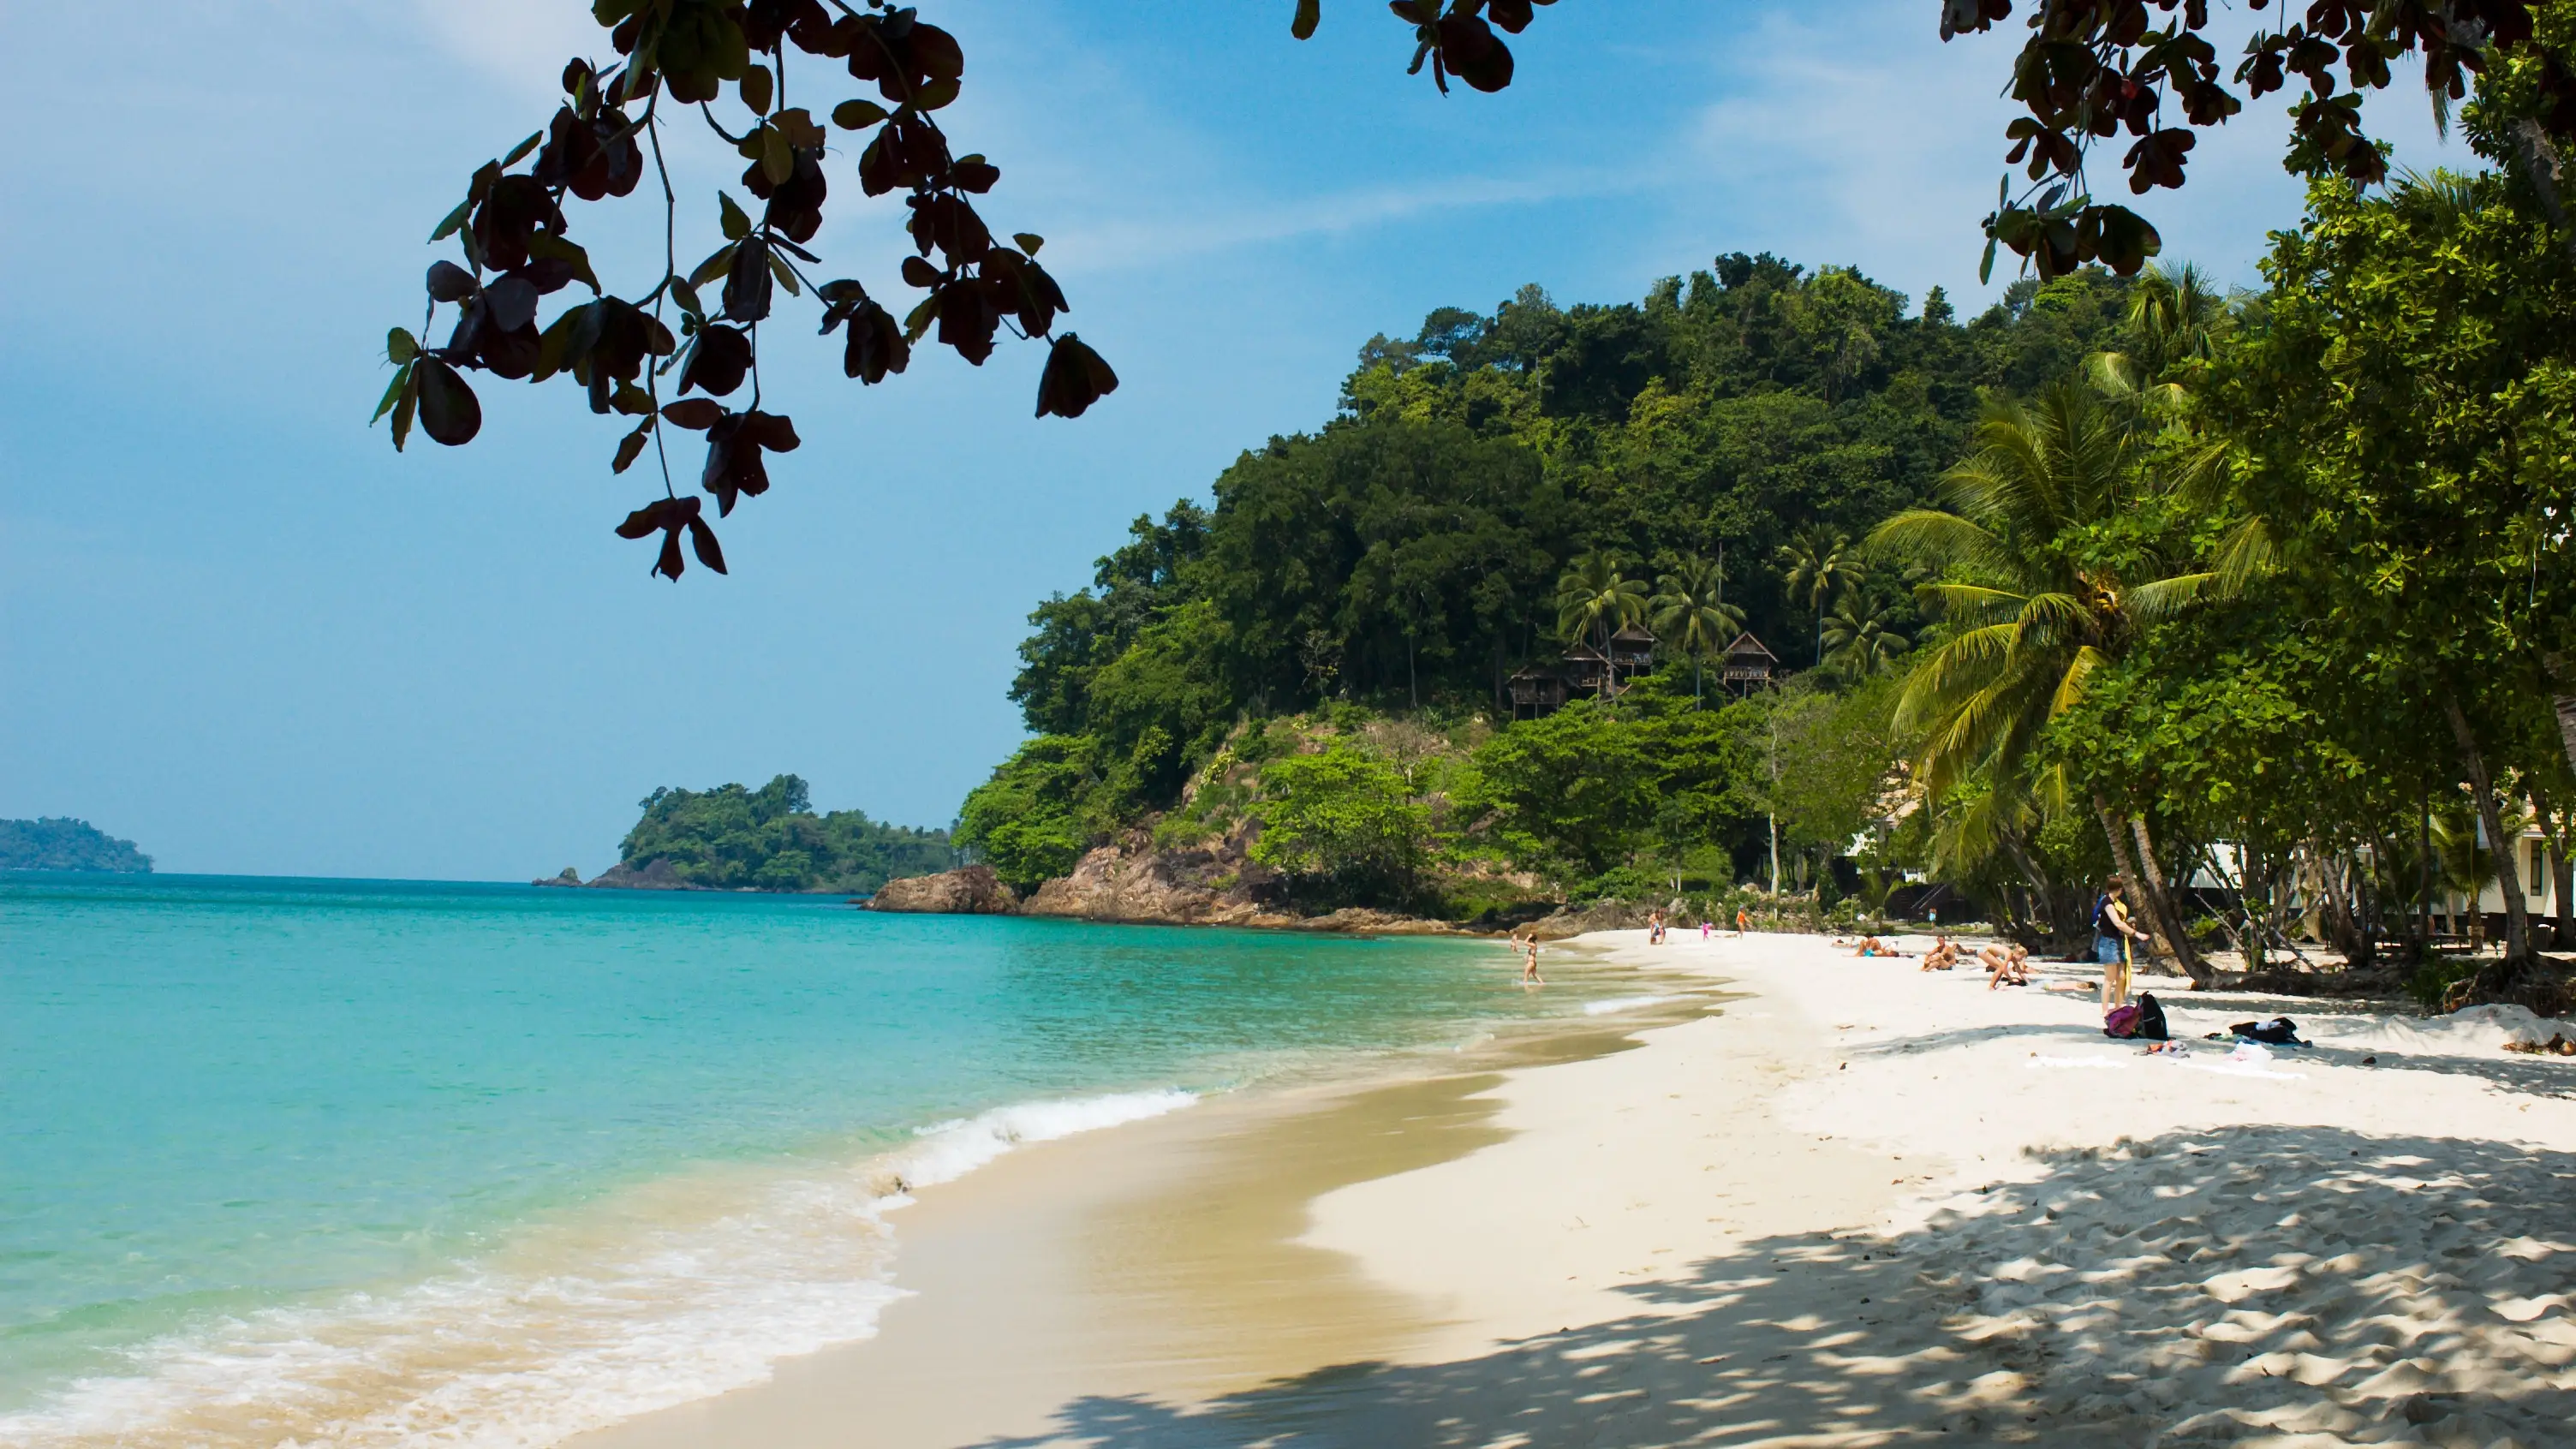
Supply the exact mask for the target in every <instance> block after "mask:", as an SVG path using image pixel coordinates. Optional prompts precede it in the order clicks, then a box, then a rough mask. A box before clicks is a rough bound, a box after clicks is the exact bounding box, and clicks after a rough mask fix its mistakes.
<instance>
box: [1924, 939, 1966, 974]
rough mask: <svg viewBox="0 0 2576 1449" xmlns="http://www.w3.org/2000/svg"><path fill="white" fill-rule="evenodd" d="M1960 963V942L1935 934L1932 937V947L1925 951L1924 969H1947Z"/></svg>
mask: <svg viewBox="0 0 2576 1449" xmlns="http://www.w3.org/2000/svg"><path fill="white" fill-rule="evenodd" d="M1958 964H1959V947H1958V943H1956V942H1954V941H1952V940H1951V939H1950V938H1949V937H1947V936H1938V935H1936V936H1934V937H1933V938H1932V949H1931V950H1929V951H1926V952H1924V953H1923V969H1924V970H1926V971H1947V970H1949V969H1950V968H1952V967H1954V966H1956V965H1958Z"/></svg>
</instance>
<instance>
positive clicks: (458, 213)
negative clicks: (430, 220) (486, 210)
mask: <svg viewBox="0 0 2576 1449" xmlns="http://www.w3.org/2000/svg"><path fill="white" fill-rule="evenodd" d="M473 214H474V203H473V202H472V201H460V202H458V203H456V209H455V210H454V211H451V212H449V213H448V214H447V217H446V219H445V220H443V221H441V222H439V224H438V230H436V231H434V232H431V233H430V234H429V239H430V240H431V241H434V242H443V241H445V240H447V239H448V238H449V237H452V236H454V235H456V229H457V228H458V227H460V226H463V225H464V224H465V218H467V217H469V216H472V215H473Z"/></svg>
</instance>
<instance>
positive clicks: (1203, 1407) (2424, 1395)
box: [987, 1127, 2576, 1449]
mask: <svg viewBox="0 0 2576 1449" xmlns="http://www.w3.org/2000/svg"><path fill="white" fill-rule="evenodd" d="M2042 1161H2044V1162H2045V1164H2046V1167H2047V1171H2046V1173H2045V1175H2044V1176H2043V1177H2042V1178H2041V1180H2039V1181H2037V1182H2034V1183H2028V1184H2014V1185H2010V1186H2005V1187H1998V1188H1996V1189H1993V1190H1992V1191H1991V1192H1989V1193H1988V1194H1986V1195H1985V1196H1984V1197H1983V1198H1968V1199H1962V1203H1963V1204H1964V1205H1963V1206H1962V1207H1960V1208H1959V1209H1958V1210H1956V1211H1945V1212H1944V1213H1942V1214H1941V1215H1940V1216H1939V1217H1938V1218H1936V1219H1935V1221H1934V1222H1933V1224H1932V1225H1931V1226H1929V1227H1927V1228H1925V1229H1923V1230H1921V1231H1918V1232H1913V1233H1908V1234H1905V1235H1902V1236H1899V1237H1895V1238H1882V1237H1876V1236H1870V1235H1863V1234H1849V1233H1847V1234H1840V1235H1835V1234H1813V1235H1803V1236H1789V1237H1778V1238H1770V1239H1765V1240H1762V1241H1759V1242H1754V1243H1750V1244H1747V1245H1746V1246H1745V1247H1744V1248H1743V1249H1742V1250H1741V1251H1739V1252H1735V1253H1731V1254H1727V1255H1724V1256H1720V1257H1715V1258H1710V1259H1707V1260H1705V1261H1702V1262H1700V1263H1698V1264H1695V1265H1693V1267H1692V1268H1691V1270H1690V1271H1689V1272H1688V1273H1686V1274H1685V1275H1682V1276H1680V1277H1676V1278H1669V1279H1665V1280H1662V1281H1658V1282H1653V1283H1649V1284H1643V1285H1639V1286H1637V1287H1635V1288H1633V1289H1630V1290H1628V1291H1629V1292H1630V1293H1631V1294H1632V1295H1633V1296H1634V1297H1635V1298H1636V1300H1637V1307H1636V1310H1635V1311H1634V1312H1632V1313H1630V1314H1627V1315H1625V1316H1623V1317H1621V1318H1619V1319H1617V1320H1615V1321H1611V1322H1606V1323H1599V1324H1592V1325H1587V1326H1582V1327H1576V1328H1571V1329H1569V1330H1567V1331H1564V1332H1559V1333H1553V1334H1548V1335H1544V1336H1542V1337H1538V1338H1534V1339H1528V1340H1523V1341H1518V1342H1511V1343H1505V1344H1501V1345H1498V1346H1496V1347H1495V1348H1494V1349H1493V1350H1492V1351H1491V1352H1488V1353H1485V1354H1483V1355H1480V1356H1478V1357H1474V1358H1469V1359H1465V1360H1461V1361H1457V1362H1452V1363H1442V1364H1398V1363H1383V1362H1379V1363H1359V1364H1347V1365H1341V1366H1336V1367H1332V1368H1326V1369H1321V1370H1318V1371H1315V1372H1312V1373H1307V1374H1303V1375H1299V1376H1296V1377H1293V1378H1287V1379H1281V1380H1278V1381H1275V1382H1272V1383H1267V1384H1263V1385H1260V1386H1259V1387H1256V1388H1252V1389H1249V1390H1245V1391H1243V1392H1239V1393H1234V1394H1229V1395H1227V1396H1225V1397H1222V1398H1219V1399H1216V1400H1214V1401H1211V1402H1206V1403H1200V1404H1173V1403H1166V1402H1161V1401H1158V1400H1153V1399H1148V1398H1141V1397H1126V1398H1086V1399H1078V1400H1074V1401H1072V1402H1070V1403H1067V1404H1065V1405H1063V1406H1062V1407H1061V1408H1060V1409H1059V1410H1058V1411H1057V1414H1056V1422H1055V1427H1054V1429H1053V1430H1052V1431H1051V1432H1050V1433H1048V1434H1046V1435H1042V1436H1038V1437H1035V1438H1021V1439H996V1440H992V1441H989V1444H988V1446H987V1449H1013V1446H1030V1445H1036V1444H1067V1443H1070V1444H1087V1445H1099V1446H1115V1449H1214V1446H1230V1449H1249V1446H1265V1449H1324V1446H1337V1449H1338V1446H1354V1449H1356V1446H1364V1445H1365V1446H1413V1445H1419V1446H1444V1449H1445V1446H1461V1449H1463V1446H1492V1449H1506V1446H1523V1445H1526V1446H1533V1449H1552V1446H1557V1445H1599V1446H1642V1445H1679V1444H1691V1445H1727V1446H1746V1445H1765V1446H1785V1445H1854V1446H1861V1445H1893V1444H1921V1443H1933V1442H1940V1443H1947V1444H1963V1443H1968V1444H1973V1443H2045V1444H2049V1445H2058V1444H2075V1445H2097V1444H2098V1445H2141V1446H2142V1445H2147V1444H2150V1443H2152V1444H2156V1445H2159V1446H2166V1445H2171V1446H2185V1445H2204V1444H2209V1445H2214V1444H2233V1443H2240V1442H2260V1443H2266V1444H2276V1445H2290V1444H2297V1445H2301V1446H2307V1445H2328V1444H2339V1443H2353V1444H2365V1443H2368V1444H2378V1443H2404V1444H2429V1445H2444V1446H2449V1445H2475V1446H2479V1449H2491V1446H2493V1445H2495V1444H2496V1443H2498V1442H2499V1441H2502V1442H2506V1443H2511V1444H2518V1445H2521V1446H2524V1449H2537V1446H2539V1445H2543V1444H2553V1443H2563V1442H2566V1440H2565V1437H2564V1436H2565V1432H2566V1427H2567V1425H2568V1424H2569V1423H2570V1422H2571V1419H2576V1372H2571V1371H2570V1369H2569V1365H2570V1364H2571V1363H2572V1362H2576V1328H2571V1327H2570V1325H2569V1320H2568V1312H2567V1309H2568V1306H2569V1293H2570V1290H2571V1289H2576V1228H2571V1227H2570V1226H2569V1225H2568V1223H2567V1204H2568V1203H2569V1202H2570V1201H2571V1200H2576V1154H2567V1153H2559V1152H2542V1151H2532V1150H2526V1149H2522V1148H2517V1147H2514V1146H2512V1145H2509V1144H2504V1143H2493V1142H2463V1141H2433V1140H2427V1139H2420V1138H2403V1137H2373V1136H2367V1135H2363V1134H2358V1133H2352V1132H2345V1131H2340V1130H2331V1129H2321V1128H2305V1127H2299V1128H2275V1127H2248V1128H2234V1129H2228V1130H2224V1131H2218V1132H2210V1133H2197V1134H2169V1135H2167V1136H2163V1137H2159V1138H2156V1139H2153V1140H2149V1141H2141V1142H2124V1143H2122V1144H2120V1145H2118V1146H2116V1147H2114V1148H2110V1149H2104V1150H2089V1149H2088V1150H2084V1151H2078V1152H2060V1153H2055V1154H2050V1155H2048V1156H2047V1157H2045V1158H2043V1159H2042ZM1503 1266H1505V1265H1498V1270H1499V1269H1501V1268H1502V1267H1503Z"/></svg>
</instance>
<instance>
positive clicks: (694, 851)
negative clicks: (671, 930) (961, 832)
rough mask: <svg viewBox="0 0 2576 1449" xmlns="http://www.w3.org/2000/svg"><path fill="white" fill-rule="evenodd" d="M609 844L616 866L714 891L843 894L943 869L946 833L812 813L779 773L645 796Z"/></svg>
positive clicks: (852, 815) (801, 790) (949, 857)
mask: <svg viewBox="0 0 2576 1449" xmlns="http://www.w3.org/2000/svg"><path fill="white" fill-rule="evenodd" d="M641 803H642V805H643V808H644V817H643V818H642V819H641V820H638V821H636V822H635V828H634V829H632V830H629V831H627V832H626V839H625V840H624V842H622V843H621V844H620V845H619V846H618V863H619V864H620V865H622V866H625V867H627V868H629V869H631V870H642V869H644V868H645V867H646V866H649V865H651V864H652V863H653V862H654V861H657V860H659V861H666V862H668V863H669V866H670V869H671V870H672V872H673V873H675V874H676V875H678V877H679V878H680V879H681V880H683V881H685V882H687V883H688V884H690V885H695V886H705V887H708V888H710V889H715V890H741V889H745V888H750V889H754V890H768V891H848V892H852V893H854V894H860V895H864V894H867V893H869V892H872V891H874V890H875V889H876V888H877V887H878V886H881V885H883V884H885V883H886V882H887V881H889V880H892V879H894V878H895V877H898V876H911V875H926V874H929V873H930V872H932V871H940V870H946V869H948V867H949V866H950V865H951V864H952V863H953V853H952V852H951V851H950V850H949V848H948V832H946V831H944V830H915V829H911V828H908V827H905V826H901V825H887V824H884V823H882V822H879V821H875V820H871V819H869V818H868V817H867V815H866V813H865V812H863V811H858V810H835V811H833V812H832V813H830V814H829V815H817V814H815V813H814V810H813V805H812V803H811V801H810V800H809V799H808V797H807V792H806V787H805V782H804V781H803V780H802V779H799V778H798V777H796V776H794V775H780V776H778V777H776V778H775V779H772V780H771V781H770V782H769V783H768V784H766V785H763V786H761V787H760V788H759V789H757V790H747V789H745V788H743V787H742V786H740V785H721V786H718V787H716V788H715V789H712V790H677V789H670V788H663V789H658V790H655V791H654V792H653V793H652V794H651V795H649V796H646V797H645V798H644V800H643V801H642V802H641Z"/></svg>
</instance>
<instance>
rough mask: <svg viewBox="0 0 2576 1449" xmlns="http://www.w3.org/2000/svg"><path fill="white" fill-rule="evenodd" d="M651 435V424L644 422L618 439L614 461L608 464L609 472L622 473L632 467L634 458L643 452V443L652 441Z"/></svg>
mask: <svg viewBox="0 0 2576 1449" xmlns="http://www.w3.org/2000/svg"><path fill="white" fill-rule="evenodd" d="M652 435H653V425H652V424H650V423H646V424H644V425H642V426H641V427H638V428H637V429H636V430H635V431H633V432H631V433H628V434H627V435H626V436H625V437H623V438H620V439H618V440H617V457H616V460H615V461H613V462H611V463H610V464H609V465H608V471H609V472H611V473H623V472H625V471H626V470H627V469H628V468H631V467H633V466H634V465H635V460H636V459H637V458H638V457H640V456H641V455H642V454H643V452H644V445H645V444H646V443H648V442H650V441H652Z"/></svg>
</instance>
